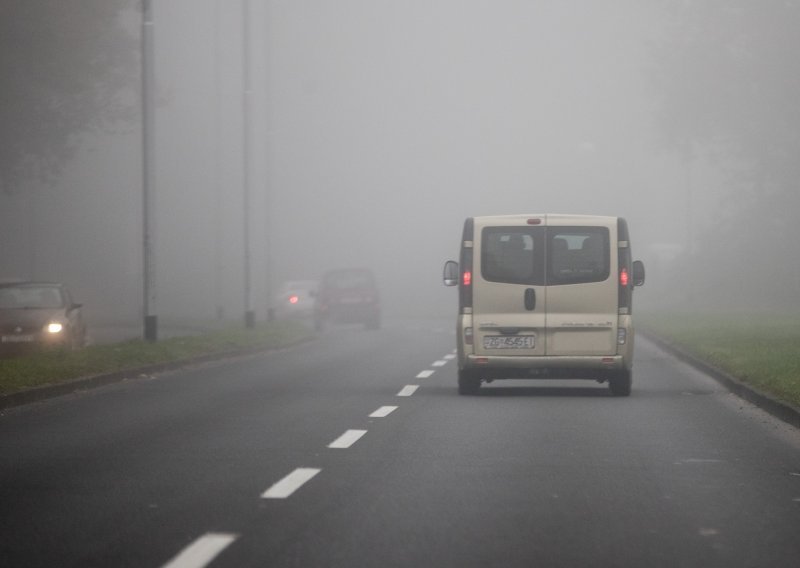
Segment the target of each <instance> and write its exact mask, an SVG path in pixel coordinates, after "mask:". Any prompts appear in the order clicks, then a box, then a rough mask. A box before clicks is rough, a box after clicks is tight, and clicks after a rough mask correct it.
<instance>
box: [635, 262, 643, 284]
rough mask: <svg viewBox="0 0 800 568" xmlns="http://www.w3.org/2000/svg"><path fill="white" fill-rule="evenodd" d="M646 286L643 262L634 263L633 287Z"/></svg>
mask: <svg viewBox="0 0 800 568" xmlns="http://www.w3.org/2000/svg"><path fill="white" fill-rule="evenodd" d="M642 284H644V263H643V262H642V261H641V260H634V261H633V285H634V286H641V285H642Z"/></svg>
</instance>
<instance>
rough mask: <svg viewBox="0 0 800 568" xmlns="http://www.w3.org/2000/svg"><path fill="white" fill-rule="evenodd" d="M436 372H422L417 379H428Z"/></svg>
mask: <svg viewBox="0 0 800 568" xmlns="http://www.w3.org/2000/svg"><path fill="white" fill-rule="evenodd" d="M435 372H436V371H430V370H428V371H422V372H421V373H420V374H419V375H417V378H418V379H427V378H428V377H430V376H431V375H432V374H434V373H435Z"/></svg>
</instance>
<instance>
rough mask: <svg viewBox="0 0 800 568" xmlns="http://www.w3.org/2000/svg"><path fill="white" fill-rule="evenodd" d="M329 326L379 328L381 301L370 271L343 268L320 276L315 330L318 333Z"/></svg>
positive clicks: (315, 307) (315, 305) (315, 312)
mask: <svg viewBox="0 0 800 568" xmlns="http://www.w3.org/2000/svg"><path fill="white" fill-rule="evenodd" d="M328 323H360V324H363V325H364V327H366V328H367V329H378V328H380V326H381V307H380V298H379V295H378V287H377V285H376V282H375V276H374V275H373V273H372V271H370V270H368V269H366V268H342V269H338V270H331V271H329V272H326V273H325V274H324V275H323V276H322V278H321V279H320V283H319V289H318V290H317V298H316V302H315V304H314V327H315V328H316V329H317V330H318V331H319V330H321V329H323V328H324V327H325V325H326V324H328Z"/></svg>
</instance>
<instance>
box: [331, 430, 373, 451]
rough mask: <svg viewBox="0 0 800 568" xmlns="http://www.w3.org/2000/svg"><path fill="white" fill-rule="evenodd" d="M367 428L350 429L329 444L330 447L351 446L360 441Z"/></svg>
mask: <svg viewBox="0 0 800 568" xmlns="http://www.w3.org/2000/svg"><path fill="white" fill-rule="evenodd" d="M366 433H367V431H366V430H348V431H347V432H345V433H344V434H342V435H341V436H339V437H338V438H336V439H335V440H334V441H333V442H331V443H330V444H328V447H329V448H349V447H350V446H352V445H353V444H355V443H356V442H358V440H359V438H361V436H363V435H364V434H366Z"/></svg>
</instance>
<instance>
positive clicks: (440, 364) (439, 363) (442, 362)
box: [431, 359, 447, 367]
mask: <svg viewBox="0 0 800 568" xmlns="http://www.w3.org/2000/svg"><path fill="white" fill-rule="evenodd" d="M431 365H432V366H434V367H444V366H445V365H447V361H445V360H444V359H439V360H438V361H434V362H433V363H431Z"/></svg>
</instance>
